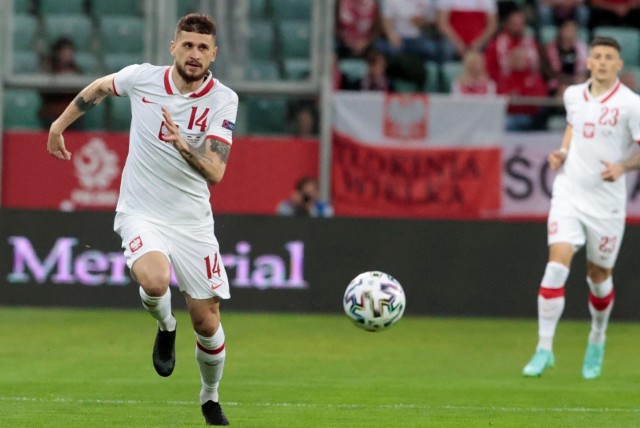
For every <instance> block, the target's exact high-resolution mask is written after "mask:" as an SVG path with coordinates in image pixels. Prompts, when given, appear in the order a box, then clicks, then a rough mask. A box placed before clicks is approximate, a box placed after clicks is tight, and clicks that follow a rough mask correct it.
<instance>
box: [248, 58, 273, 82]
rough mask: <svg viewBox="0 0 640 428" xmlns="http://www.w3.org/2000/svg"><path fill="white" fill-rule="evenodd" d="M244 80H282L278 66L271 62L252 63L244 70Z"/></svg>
mask: <svg viewBox="0 0 640 428" xmlns="http://www.w3.org/2000/svg"><path fill="white" fill-rule="evenodd" d="M244 78H245V79H246V80H249V81H254V80H278V79H280V73H279V72H278V64H276V62H275V61H269V60H258V61H251V62H249V64H248V65H247V66H246V67H245V68H244Z"/></svg>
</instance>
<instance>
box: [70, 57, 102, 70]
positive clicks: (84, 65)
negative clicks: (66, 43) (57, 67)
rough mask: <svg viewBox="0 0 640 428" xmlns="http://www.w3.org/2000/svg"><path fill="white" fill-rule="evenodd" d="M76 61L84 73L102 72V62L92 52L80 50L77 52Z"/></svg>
mask: <svg viewBox="0 0 640 428" xmlns="http://www.w3.org/2000/svg"><path fill="white" fill-rule="evenodd" d="M75 59H76V63H77V64H78V66H79V67H80V69H81V70H82V74H102V68H101V67H100V62H99V61H98V58H97V57H96V55H95V54H93V53H91V52H78V53H76V54H75Z"/></svg>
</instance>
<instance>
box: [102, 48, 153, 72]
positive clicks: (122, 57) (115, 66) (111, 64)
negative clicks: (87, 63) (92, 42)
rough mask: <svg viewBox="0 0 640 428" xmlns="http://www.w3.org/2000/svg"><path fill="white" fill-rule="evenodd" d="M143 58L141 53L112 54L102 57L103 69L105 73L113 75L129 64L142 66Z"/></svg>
mask: <svg viewBox="0 0 640 428" xmlns="http://www.w3.org/2000/svg"><path fill="white" fill-rule="evenodd" d="M144 62H145V61H144V58H143V56H142V54H141V53H135V54H131V53H114V54H105V55H104V68H105V70H104V71H105V72H106V73H115V72H116V71H120V70H122V69H123V68H124V67H126V66H128V65H131V64H142V63H144Z"/></svg>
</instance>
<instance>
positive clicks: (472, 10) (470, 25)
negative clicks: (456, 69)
mask: <svg viewBox="0 0 640 428" xmlns="http://www.w3.org/2000/svg"><path fill="white" fill-rule="evenodd" d="M437 23H438V30H439V31H440V33H442V35H443V36H444V43H443V56H444V58H443V59H444V60H445V61H450V60H453V59H456V58H462V57H463V56H464V54H465V53H466V52H467V51H469V50H482V49H484V47H485V46H486V44H487V42H488V41H489V39H491V37H492V36H493V34H494V33H495V32H496V29H497V28H498V24H497V23H498V6H497V4H496V0H448V1H446V2H441V3H440V4H439V5H438V21H437Z"/></svg>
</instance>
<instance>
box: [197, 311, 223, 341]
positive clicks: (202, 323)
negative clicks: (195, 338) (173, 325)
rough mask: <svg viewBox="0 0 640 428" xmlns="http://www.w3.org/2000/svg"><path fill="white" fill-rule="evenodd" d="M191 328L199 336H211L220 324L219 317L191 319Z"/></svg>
mask: <svg viewBox="0 0 640 428" xmlns="http://www.w3.org/2000/svg"><path fill="white" fill-rule="evenodd" d="M192 323H193V330H194V331H195V332H196V333H198V334H199V335H201V336H207V337H211V336H213V335H214V334H215V333H216V331H217V330H218V326H219V325H220V318H217V317H211V316H209V317H203V318H197V319H193V320H192Z"/></svg>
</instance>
